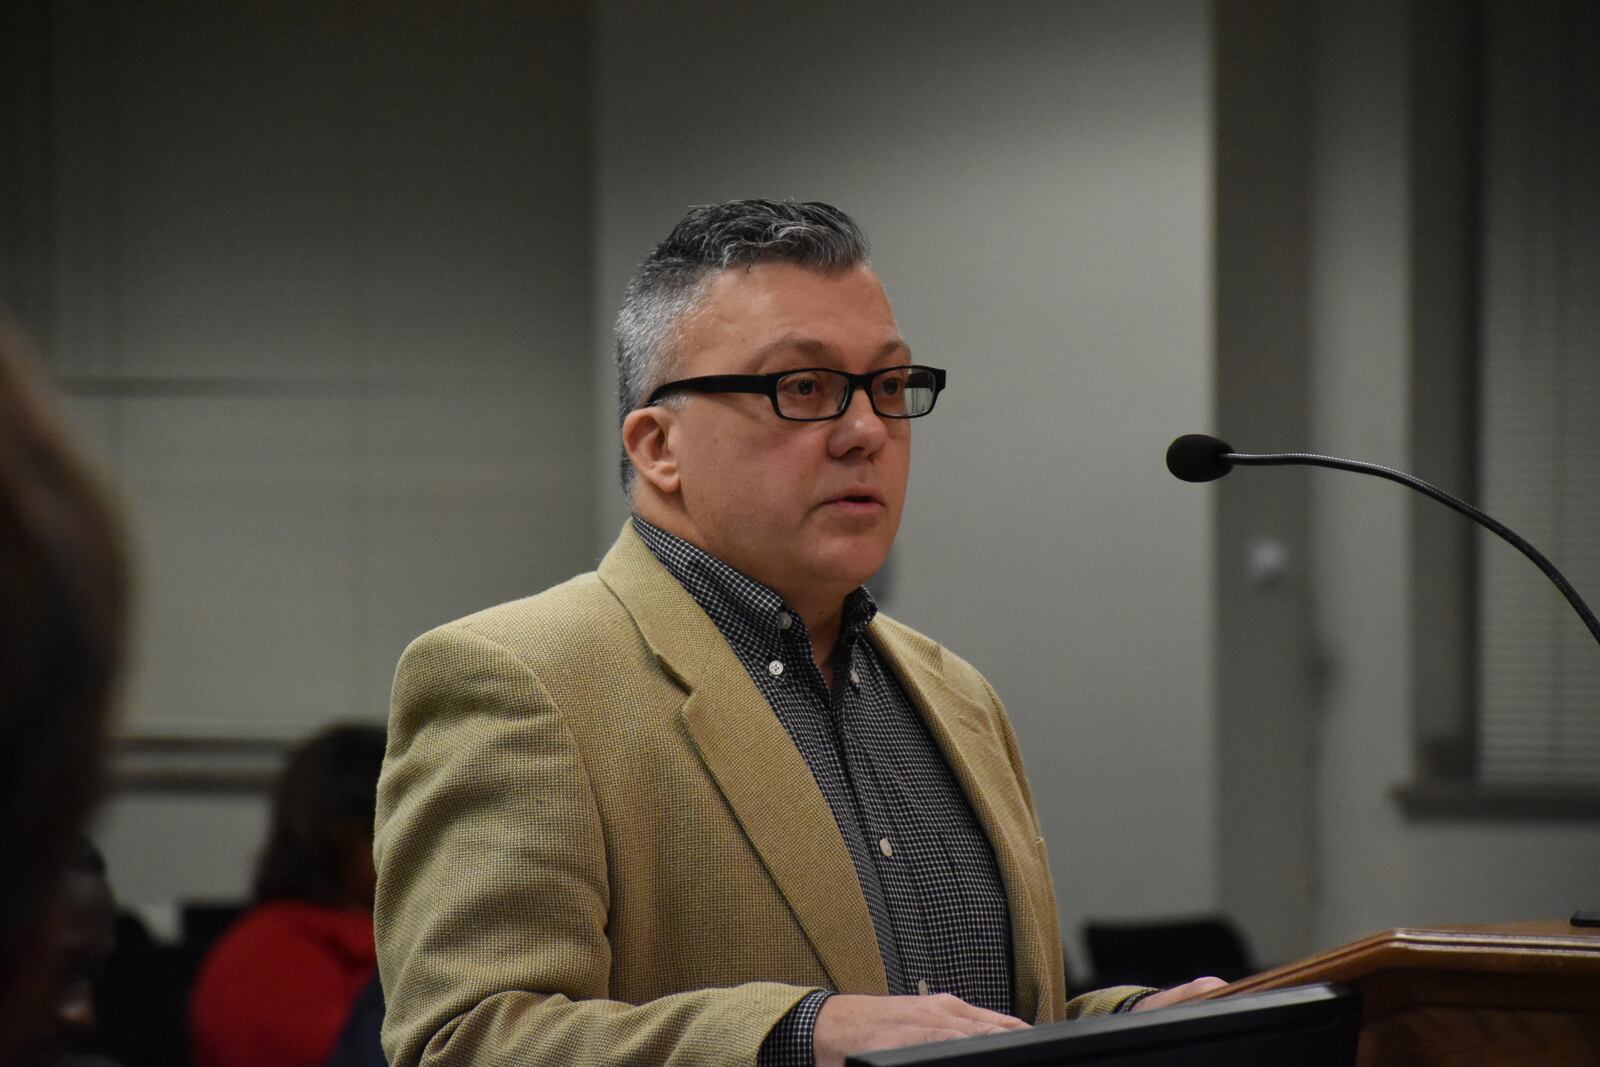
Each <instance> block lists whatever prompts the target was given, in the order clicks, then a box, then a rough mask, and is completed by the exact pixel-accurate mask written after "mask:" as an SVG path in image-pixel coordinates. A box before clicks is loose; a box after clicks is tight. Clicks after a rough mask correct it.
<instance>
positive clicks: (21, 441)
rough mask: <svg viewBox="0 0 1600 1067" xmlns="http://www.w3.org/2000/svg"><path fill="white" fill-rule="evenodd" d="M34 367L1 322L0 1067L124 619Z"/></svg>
mask: <svg viewBox="0 0 1600 1067" xmlns="http://www.w3.org/2000/svg"><path fill="white" fill-rule="evenodd" d="M35 373H36V372H35V371H34V369H33V367H32V365H31V363H30V361H29V360H28V359H27V357H26V356H25V354H24V352H23V346H22V344H21V341H20V340H19V338H18V336H17V334H16V333H15V331H14V330H13V329H12V328H11V327H10V325H9V324H8V323H6V322H5V321H4V320H3V318H0V841H3V842H4V843H5V848H6V860H5V863H4V865H3V868H0V1064H8V1063H11V1062H12V1061H13V1058H14V1057H15V1056H16V1054H17V1050H18V1047H19V1045H20V1044H21V1043H22V1042H23V1041H24V1040H26V1039H27V1038H29V1037H30V1036H31V1035H32V1034H33V1033H34V1032H35V1030H36V1028H37V1024H38V1020H40V1019H42V1018H46V1017H48V1016H49V1015H50V1011H51V1009H50V1000H51V997H52V995H53V993H54V992H55V990H56V988H57V980H58V976H59V970H60V958H59V942H60V937H61V936H62V935H61V931H62V928H63V925H64V924H65V923H66V921H67V916H66V914H65V907H66V902H65V901H64V900H63V899H62V897H61V894H60V893H59V891H58V890H59V887H60V884H61V882H60V879H61V877H62V872H63V871H64V870H65V869H66V867H67V866H68V864H69V861H70V859H71V858H72V855H73V852H74V850H75V849H77V848H78V847H79V841H80V833H81V831H82V829H83V826H84V823H85V821H86V819H87V816H88V813H89V811H90V809H91V807H92V806H93V804H94V802H95V801H96V800H97V799H98V796H99V791H100V779H101V773H102V765H103V759H104V754H103V749H104V744H105V738H106V733H107V728H108V724H109V708H110V702H111V696H112V692H113V688H114V684H115V680H116V677H117V674H118V670H119V666H120V663H121V659H122V640H123V630H124V620H125V615H126V595H127V594H126V591H127V570H126V562H125V559H124V555H123V550H122V542H121V538H120V535H119V533H118V530H117V526H116V523H115V521H114V519H113V517H112V514H111V510H110V508H109V507H108V506H107V504H106V503H105V500H104V498H103V497H102V495H101V493H100V492H99V491H98V490H97V489H96V487H95V484H94V481H93V479H92V478H91V477H90V476H89V474H88V469H87V466H86V464H85V463H84V462H83V460H82V459H81V458H80V457H79V455H78V452H77V450H76V449H75V448H73V447H72V446H71V444H70V443H69V442H68V438H67V434H66V432H65V430H64V429H63V426H62V423H61V422H60V420H59V418H58V416H57V415H56V414H55V412H54V410H53V408H52V405H51V404H50V402H49V401H48V400H47V399H46V396H45V393H44V391H43V388H42V386H41V385H40V384H39V383H38V382H37V381H36V380H35Z"/></svg>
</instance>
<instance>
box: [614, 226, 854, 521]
mask: <svg viewBox="0 0 1600 1067" xmlns="http://www.w3.org/2000/svg"><path fill="white" fill-rule="evenodd" d="M865 262H867V238H866V235H865V234H863V233H862V232H861V228H860V227H859V226H857V225H856V223H855V220H854V219H852V218H851V217H850V216H849V215H846V214H845V213H844V212H843V211H840V210H839V209H838V208H836V207H833V206H831V205H829V204H823V203H818V202H814V201H813V202H796V201H794V200H781V201H779V200H730V201H728V202H727V203H725V204H706V205H703V206H701V207H696V208H691V209H690V211H689V213H688V214H687V215H685V216H684V217H683V219H682V221H680V222H679V223H678V225H677V226H676V227H674V228H673V230H672V233H670V234H669V235H668V236H667V239H666V240H665V241H662V242H661V243H660V244H658V245H657V246H656V247H655V251H653V252H651V253H650V255H649V256H647V257H646V258H645V261H644V262H643V263H641V264H639V269H638V270H636V271H634V274H633V279H632V280H631V281H630V282H629V283H628V292H627V295H626V296H624V297H623V299H622V309H621V311H620V312H619V313H618V314H617V420H618V422H619V423H620V422H621V420H623V419H625V418H627V417H628V412H630V411H632V410H633V409H634V408H636V407H639V406H640V405H641V404H643V403H644V400H645V398H646V397H647V396H649V395H650V392H651V390H653V389H655V388H656V387H657V386H659V385H660V384H661V383H663V382H665V381H667V380H668V378H669V376H670V374H671V373H672V372H673V370H674V368H675V366H676V364H677V353H676V352H675V351H674V343H675V342H676V340H677V335H678V331H679V329H680V328H681V326H682V324H683V320H684V318H685V316H686V315H687V314H688V313H689V312H690V311H692V310H693V309H694V307H695V305H696V304H697V303H698V302H699V300H700V297H701V296H702V295H703V294H704V292H705V288H706V285H707V284H708V283H709V281H710V279H711V278H712V277H713V276H714V275H715V274H716V273H717V272H719V271H724V270H729V269H731V268H733V267H749V266H754V265H755V264H757V263H792V264H794V265H795V266H800V267H807V268H810V269H811V270H815V271H819V272H821V273H824V274H831V273H834V272H836V271H841V270H845V269H847V268H849V267H853V266H855V265H856V264H858V263H865ZM663 402H664V403H665V401H663ZM621 473H622V489H623V492H624V493H626V494H627V495H628V497H629V499H632V497H633V479H634V471H633V464H632V463H631V462H630V461H629V459H628V454H627V450H626V449H624V450H623V453H622V471H621Z"/></svg>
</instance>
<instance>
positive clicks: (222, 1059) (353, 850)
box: [189, 726, 384, 1067]
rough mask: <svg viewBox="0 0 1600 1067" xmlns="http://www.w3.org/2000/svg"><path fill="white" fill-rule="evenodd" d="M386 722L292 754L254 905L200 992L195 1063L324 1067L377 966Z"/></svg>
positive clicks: (345, 730)
mask: <svg viewBox="0 0 1600 1067" xmlns="http://www.w3.org/2000/svg"><path fill="white" fill-rule="evenodd" d="M383 748H384V733H383V730H382V729H380V728H378V727H372V726H339V727H334V728H331V729H329V730H326V731H324V732H322V733H320V734H317V735H316V736H314V737H312V738H311V739H309V740H308V741H305V742H303V743H302V744H301V745H300V746H299V747H297V748H296V749H295V750H294V751H293V752H292V753H291V754H290V756H289V760H288V762H287V764H286V765H285V767H284V771H283V774H282V775H281V776H280V778H279V780H278V782H277V785H276V788H275V790H274V794H273V804H272V823H271V829H270V831H269V834H268V838H267V843H266V846H265V848H264V849H263V851H262V855H261V861H260V864H259V866H258V869H257V872H256V880H255V892H254V899H255V904H254V906H252V907H251V909H250V910H249V911H247V912H246V913H245V914H244V916H243V917H241V918H240V919H239V921H238V922H236V923H235V924H234V925H233V926H232V927H230V928H229V929H228V930H227V931H226V932H225V933H224V934H223V935H222V937H220V938H219V939H218V940H217V943H216V945H215V946H213V948H212V949H211V952H210V953H209V954H208V955H207V956H206V959H205V962H204V963H202V964H201V967H200V972H199V974H198V976H197V977H196V979H195V985H194V989H193V991H192V992H191V994H190V999H189V1034H190V1041H191V1045H192V1051H193V1055H194V1065H195V1067H316V1065H318V1064H320V1063H322V1061H323V1060H324V1059H326V1058H327V1056H328V1054H329V1053H330V1052H331V1051H332V1050H333V1045H334V1042H335V1040H336V1039H337V1038H338V1036H339V1031H340V1030H341V1028H342V1027H343V1026H344V1023H345V1019H346V1018H347V1017H348V1016H349V1014H350V1009H351V1006H352V1005H353V1003H354V1002H355V999H356V997H357V996H358V995H359V994H360V992H361V990H362V988H363V987H364V986H365V985H366V984H367V981H368V980H369V979H370V978H371V977H372V974H373V971H374V967H375V965H376V964H375V957H374V953H373V944H372V891H373V884H374V876H373V870H372V822H373V806H374V796H375V793H376V789H377V784H378V772H379V770H380V769H381V767H382V764H383Z"/></svg>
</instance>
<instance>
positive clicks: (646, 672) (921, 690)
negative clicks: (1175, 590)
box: [375, 201, 1196, 1067]
mask: <svg viewBox="0 0 1600 1067" xmlns="http://www.w3.org/2000/svg"><path fill="white" fill-rule="evenodd" d="M617 332H618V340H617V351H618V379H619V391H620V393H621V409H622V444H623V448H624V451H625V453H626V457H625V461H624V468H623V470H624V483H625V485H626V486H627V487H628V490H629V493H630V497H631V501H632V504H633V518H632V520H631V521H630V522H629V524H628V525H627V526H625V527H624V529H623V531H622V535H621V536H620V537H619V538H618V540H617V543H616V544H615V545H614V546H613V548H612V549H611V551H610V553H608V554H607V556H606V558H605V559H604V560H603V561H602V562H601V564H600V567H599V570H598V572H597V573H595V574H588V575H583V576H580V577H578V578H575V579H573V580H572V581H570V582H567V583H565V584H563V585H561V586H558V587H556V588H555V589H551V590H548V591H547V592H545V593H543V594H541V595H539V596H536V597H532V598H530V599H528V600H524V601H519V602H517V603H514V604H509V605H503V606H501V607H498V608H492V609H490V610H488V611H486V612H481V613H479V614H477V615H474V616H470V617H468V618H466V619H463V620H460V621H458V622H456V623H452V624H450V625H448V626H445V627H442V628H441V629H439V630H435V631H433V632H432V633H429V634H426V635H424V636H423V637H421V638H419V639H418V640H417V641H416V642H415V643H414V644H413V645H412V646H411V647H410V648H409V649H408V650H407V651H406V654H405V656H404V657H403V658H402V660H401V663H400V667H399V670H398V673H397V676H396V681H395V697H394V707H393V714H392V718H391V722H390V739H389V754H388V759H387V761H386V764H385V769H384V775H383V779H382V781H381V783H380V786H379V809H378V834H377V844H376V851H377V857H378V896H377V909H376V915H375V918H376V923H377V935H378V954H379V967H380V971H381V973H382V978H383V985H384V989H385V991H386V993H387V994H388V1016H387V1020H386V1022H385V1031H384V1040H385V1047H386V1049H387V1051H388V1053H389V1056H390V1059H391V1061H392V1062H393V1063H394V1064H395V1065H397V1067H404V1065H410V1064H416V1063H450V1064H467V1063H473V1064H477V1063H481V1064H505V1063H618V1064H622V1063H627V1064H634V1063H672V1064H679V1063H681V1064H696V1065H704V1064H729V1065H732V1064H746V1065H748V1064H754V1063H761V1064H774V1065H777V1064H790V1063H794V1064H806V1065H809V1064H811V1063H813V1062H814V1063H817V1064H821V1065H838V1064H841V1063H842V1062H843V1059H844V1057H845V1056H846V1055H848V1054H850V1053H851V1052H854V1051H860V1050H865V1049H871V1048H883V1047H891V1046H896V1045H906V1044H915V1043H920V1042H925V1041H933V1040H938V1039H942V1038H948V1037H959V1036H966V1035H973V1034H985V1033H996V1032H1000V1031H1003V1030H1008V1029H1016V1028H1020V1027H1024V1026H1026V1025H1028V1024H1027V1022H1025V1021H1024V1020H1030V1021H1044V1020H1053V1019H1059V1018H1063V1017H1066V1016H1068V1015H1071V1014H1094V1013H1103V1012H1107V1011H1113V1010H1117V1009H1119V1008H1121V1007H1124V1006H1127V1005H1131V1004H1132V1003H1133V1001H1134V999H1135V998H1137V997H1138V996H1140V995H1142V994H1145V993H1148V992H1149V991H1147V990H1140V989H1137V988H1129V987H1125V988H1121V989H1117V990H1106V991H1101V992H1099V993H1095V994H1089V995H1088V996H1086V997H1082V998H1079V999H1078V1000H1076V1001H1074V1002H1073V1004H1072V1005H1071V1006H1069V1005H1068V1004H1067V1003H1066V1001H1065V996H1064V992H1063V975H1062V970H1063V968H1062V959H1061V948H1060V943H1059V939H1058V932H1057V919H1056V905H1055V898H1054V893H1053V890H1052V887H1051V884H1050V875H1049V870H1048V867H1047V865H1046V861H1045V856H1044V846H1043V841H1042V839H1041V837H1040V834H1039V828H1038V824H1037V820H1036V818H1035V815H1034V812H1033V807H1032V800H1031V797H1030V795H1029V792H1028V786H1027V782H1026V779H1025V778H1024V777H1023V774H1022V768H1021V763H1020V760H1019V758H1018V755H1017V750H1016V744H1015V740H1014V738H1013V736H1012V733H1011V729H1010V726H1009V724H1008V722H1007V721H1006V717H1005V713H1004V711H1003V710H1002V709H1001V707H1000V704H999V702H998V700H997V699H996V698H995V696H994V694H993V692H992V690H990V689H989V687H988V685H987V683H985V682H984V680H983V678H982V677H981V676H980V675H979V674H978V673H977V672H976V671H975V670H973V669H972V668H971V667H970V666H969V665H967V664H966V663H965V662H963V661H962V660H960V659H959V658H957V657H955V656H954V655H951V654H950V653H948V652H946V651H944V650H943V649H941V648H940V647H939V646H938V645H936V644H934V643H933V642H931V641H929V640H928V639H927V638H925V637H923V636H921V635H920V634H917V633H915V632H913V631H911V630H909V629H907V628H905V627H904V626H901V625H899V624H898V623H895V622H892V621H891V620H889V619H887V618H885V617H883V616H882V615H879V614H877V612H876V608H875V606H874V604H873V603H872V599H871V597H870V595H869V594H868V593H867V592H866V590H865V589H864V588H863V587H862V582H864V581H865V580H866V579H867V578H869V577H870V576H871V575H872V574H873V573H874V572H876V571H877V570H878V568H879V567H880V566H881V565H882V564H883V561H884V559H885V557H886V555H887V554H888V551H889V547H890V545H891V543H892V542H893V540H894V535H895V531H896V529H897V527H898V525H899V521H900V513H901V506H902V504H903V503H904V499H905V488H906V476H907V472H908V469H909V462H910V444H911V439H910V420H911V419H912V418H915V417H919V416H923V415H926V414H928V413H929V412H931V410H932V409H933V406H934V403H935V401H936V400H937V398H938V394H939V392H940V390H941V389H942V388H943V385H944V381H945V374H944V372H943V371H942V370H937V369H934V368H929V367H922V366H919V365H916V364H915V363H914V361H913V360H912V358H911V352H910V349H909V347H908V346H907V344H906V342H905V340H904V338H903V337H902V336H901V334H900V330H899V327H898V326H897V325H896V323H895V320H894V315H893V313H892V312H891V310H890V308H889V302H888V299H887V298H886V297H885V295H884V292H883V288H882V286H881V285H880V284H879V283H878V280H877V277H876V276H875V275H874V274H873V271H872V269H871V267H870V266H869V265H868V262H867V258H866V243H865V240H864V239H863V237H862V235H861V233H860V231H859V230H858V229H857V228H856V226H855V224H854V223H853V222H852V221H851V220H850V219H849V218H848V217H847V216H845V215H844V214H843V213H842V212H840V211H838V210H837V209H835V208H831V207H829V206H827V205H824V204H796V203H773V202H770V201H735V202H732V203H728V204H722V205H715V206H711V207H706V208H700V209H696V210H694V211H692V212H690V214H689V215H688V216H687V217H686V218H685V219H684V220H683V221H682V222H681V223H680V224H679V225H678V227H677V228H676V229H675V230H674V231H673V233H672V235H671V236H669V237H668V238H667V240H666V241H665V242H663V243H662V244H661V245H660V246H658V247H657V249H656V250H655V252H654V253H653V254H652V255H651V256H650V257H649V258H648V259H647V260H646V261H645V263H644V264H643V265H642V266H641V267H640V269H639V271H638V272H637V274H636V275H635V277H634V279H633V282H632V284H631V285H630V287H629V291H628V295H627V298H626V300H625V302H624V305H623V309H622V312H621V315H620V317H619V320H618V330H617ZM1195 991H1196V990H1195V989H1191V988H1187V987H1186V988H1183V989H1180V990H1177V991H1169V992H1168V993H1165V994H1159V995H1157V996H1156V997H1151V998H1150V999H1149V1000H1148V1001H1146V1003H1155V1004H1159V1003H1162V1002H1163V999H1162V998H1164V999H1165V1000H1166V1001H1173V1000H1177V999H1182V998H1183V997H1185V996H1188V995H1192V994H1193V993H1194V992H1195Z"/></svg>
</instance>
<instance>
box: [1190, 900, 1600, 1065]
mask: <svg viewBox="0 0 1600 1067" xmlns="http://www.w3.org/2000/svg"><path fill="white" fill-rule="evenodd" d="M1310 982H1337V983H1339V984H1341V985H1344V986H1348V987H1349V988H1351V989H1355V990H1358V991H1359V992H1360V993H1361V994H1362V995H1363V998H1364V1004H1363V1008H1362V1023H1361V1045H1360V1052H1359V1054H1358V1056H1357V1060H1356V1062H1357V1063H1358V1064H1360V1065H1361V1067H1391V1065H1393V1067H1432V1065H1435V1064H1437V1065H1449V1067H1469V1065H1470V1067H1479V1065H1485V1067H1486V1065H1489V1064H1494V1065H1502V1064H1517V1065H1522V1064H1529V1065H1538V1067H1568V1065H1572V1067H1577V1065H1580V1064H1582V1065H1585V1067H1594V1065H1597V1064H1600V929H1595V928H1589V927H1576V926H1571V925H1569V924H1568V923H1565V922H1531V923H1510V924H1504V925H1495V926H1454V927H1446V928H1442V929H1438V930H1390V931H1388V932H1386V933H1381V934H1374V935H1373V936H1371V937H1368V938H1365V939H1364V940H1361V941H1356V942H1354V943H1352V944H1349V945H1345V946H1344V947H1342V948H1336V949H1334V950H1333V951H1331V952H1325V953H1322V954H1321V955H1318V956H1312V957H1310V958H1308V959H1304V960H1301V961H1299V962H1298V963H1291V964H1287V965H1285V966H1283V967H1277V968H1274V969H1273V970H1270V971H1264V972H1262V973H1261V974H1258V975H1255V976H1253V977H1250V978H1245V979H1242V980H1241V981H1238V982H1234V983H1232V984H1231V985H1228V986H1224V987H1223V988H1222V989H1219V990H1217V991H1216V992H1214V993H1212V994H1210V997H1221V996H1227V995H1229V994H1232V993H1251V992H1258V991H1261V990H1267V989H1280V988H1282V987H1284V986H1295V985H1305V984H1307V983H1310ZM1208 999H1210V998H1209V997H1208Z"/></svg>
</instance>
